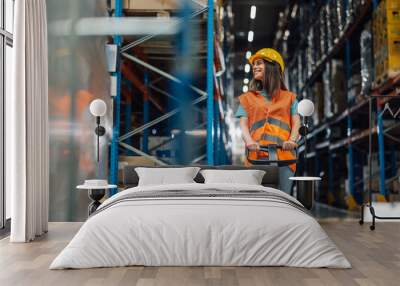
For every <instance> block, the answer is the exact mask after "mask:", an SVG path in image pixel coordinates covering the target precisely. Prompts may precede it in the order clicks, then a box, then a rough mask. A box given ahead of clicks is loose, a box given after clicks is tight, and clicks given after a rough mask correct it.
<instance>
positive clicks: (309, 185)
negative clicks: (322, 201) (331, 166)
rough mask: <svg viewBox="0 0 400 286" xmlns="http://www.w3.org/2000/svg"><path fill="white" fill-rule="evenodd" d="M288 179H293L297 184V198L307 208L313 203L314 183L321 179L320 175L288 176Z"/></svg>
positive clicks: (309, 208)
mask: <svg viewBox="0 0 400 286" xmlns="http://www.w3.org/2000/svg"><path fill="white" fill-rule="evenodd" d="M289 180H292V181H295V182H296V186H297V194H296V198H297V200H298V201H299V202H300V203H302V204H303V205H304V207H305V208H306V209H308V210H311V209H312V207H313V204H314V193H315V185H316V182H317V181H321V178H320V177H290V178H289Z"/></svg>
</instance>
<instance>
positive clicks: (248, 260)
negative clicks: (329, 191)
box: [50, 184, 351, 269]
mask: <svg viewBox="0 0 400 286" xmlns="http://www.w3.org/2000/svg"><path fill="white" fill-rule="evenodd" d="M210 188H212V189H216V190H219V191H224V190H225V191H228V190H229V191H232V190H237V191H238V190H246V189H247V190H262V191H266V192H269V193H270V194H274V195H278V196H281V197H282V198H285V199H287V200H290V201H292V202H297V201H296V200H295V199H294V198H292V197H290V196H288V195H286V194H285V193H283V192H281V191H279V190H276V189H272V188H266V187H262V186H254V185H238V184H235V185H232V184H207V185H206V184H180V185H165V186H151V187H148V186H146V187H135V188H131V189H128V190H125V191H123V192H121V193H118V194H117V195H115V196H113V197H112V198H110V199H108V200H106V201H105V202H104V203H103V204H102V205H101V206H100V209H102V208H103V210H102V211H100V212H98V213H97V214H95V215H93V216H91V217H90V218H89V219H88V220H87V221H86V222H85V223H84V224H83V225H82V227H81V229H80V230H79V232H78V233H77V234H76V235H75V237H74V238H73V239H72V241H71V242H70V243H69V244H68V245H67V247H65V249H64V250H63V251H62V252H61V253H60V254H59V255H58V256H57V257H56V259H55V260H54V261H53V263H52V264H51V266H50V269H63V268H91V267H113V266H128V265H145V266H195V265H197V266H211V265H214V266H245V265H246V266H293V267H332V268H349V267H351V266H350V263H349V262H348V261H347V259H346V258H345V257H344V255H343V254H342V252H341V251H340V250H339V249H338V248H337V247H336V245H335V244H334V243H333V242H332V241H331V239H330V238H329V237H328V236H327V234H326V233H325V232H324V230H323V229H322V228H321V226H320V225H319V224H318V223H317V221H316V220H315V219H314V218H313V217H312V216H310V215H308V214H306V213H305V212H303V211H301V210H299V208H296V207H293V206H292V205H290V204H285V203H282V202H279V201H274V200H264V199H258V198H243V197H242V198H235V197H226V198H225V197H224V198H213V197H201V198H197V197H182V198H179V197H177V198H176V197H174V198H149V199H138V200H135V199H134V200H121V201H119V202H118V203H115V202H116V201H118V200H120V199H121V198H122V197H129V195H130V194H137V193H136V192H145V191H164V190H175V189H176V190H192V191H194V190H198V191H202V190H203V191H206V190H207V189H210ZM297 203H298V202H297ZM298 204H299V203H298Z"/></svg>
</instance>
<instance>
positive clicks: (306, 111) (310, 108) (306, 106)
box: [297, 99, 314, 117]
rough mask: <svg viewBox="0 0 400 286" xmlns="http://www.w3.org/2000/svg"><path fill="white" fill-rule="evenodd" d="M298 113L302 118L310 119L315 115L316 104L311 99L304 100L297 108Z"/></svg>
mask: <svg viewBox="0 0 400 286" xmlns="http://www.w3.org/2000/svg"><path fill="white" fill-rule="evenodd" d="M297 111H298V112H299V114H300V115H301V116H304V117H308V116H311V115H313V113H314V103H313V102H312V101H311V100H309V99H303V100H302V101H300V102H299V105H298V106H297Z"/></svg>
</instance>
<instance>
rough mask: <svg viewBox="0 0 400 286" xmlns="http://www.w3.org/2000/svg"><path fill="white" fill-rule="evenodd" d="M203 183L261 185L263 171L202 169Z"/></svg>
mask: <svg viewBox="0 0 400 286" xmlns="http://www.w3.org/2000/svg"><path fill="white" fill-rule="evenodd" d="M200 173H201V174H202V175H203V177H204V180H205V182H204V183H205V184H212V183H224V184H232V183H233V184H246V185H261V182H262V179H263V177H264V175H265V171H262V170H202V171H200Z"/></svg>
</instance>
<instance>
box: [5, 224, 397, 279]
mask: <svg viewBox="0 0 400 286" xmlns="http://www.w3.org/2000/svg"><path fill="white" fill-rule="evenodd" d="M321 224H322V226H323V228H324V229H325V230H326V232H327V233H328V235H329V236H330V238H331V239H332V240H333V241H334V242H335V243H336V244H337V245H338V247H339V248H340V249H341V250H342V251H343V252H344V253H345V255H346V257H347V258H348V259H349V260H350V262H351V263H352V266H353V268H352V269H346V270H344V269H306V268H289V267H142V266H138V267H118V268H107V269H106V268H101V269H85V270H57V271H50V270H48V267H49V265H50V263H51V262H52V260H53V259H54V258H55V256H56V255H57V254H58V253H59V252H60V251H61V250H62V249H63V248H64V247H65V246H66V244H67V243H68V242H69V241H70V240H71V238H72V237H73V236H74V234H75V233H76V232H77V231H78V229H79V228H80V226H81V223H50V226H49V229H50V231H49V233H48V234H46V235H44V236H43V237H41V238H39V239H37V240H35V241H34V242H32V243H27V244H25V243H13V244H11V243H9V241H8V238H6V239H3V240H0V285H2V286H8V285H10V286H18V285H29V286H35V285H40V286H42V285H43V286H45V285H52V286H53V285H57V286H62V285H66V286H72V285H85V286H90V285H96V286H98V285H136V286H181V285H182V286H184V285H193V286H217V285H218V286H220V285H227V286H266V285H274V286H276V285H278V286H280V285H290V286H291V285H304V286H319V285H329V286H331V285H346V286H347V285H349V286H352V285H354V286H357V285H358V286H360V285H361V286H380V285H382V286H383V285H384V286H391V285H393V286H394V285H396V286H397V285H399V281H400V280H399V278H398V273H400V223H390V222H384V223H383V222H380V223H379V224H378V225H377V229H376V230H375V231H374V232H372V231H370V230H369V228H368V225H364V226H359V225H358V224H357V221H329V222H322V223H321Z"/></svg>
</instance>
